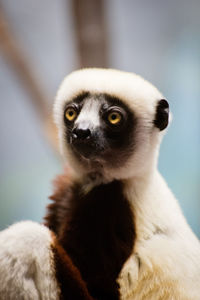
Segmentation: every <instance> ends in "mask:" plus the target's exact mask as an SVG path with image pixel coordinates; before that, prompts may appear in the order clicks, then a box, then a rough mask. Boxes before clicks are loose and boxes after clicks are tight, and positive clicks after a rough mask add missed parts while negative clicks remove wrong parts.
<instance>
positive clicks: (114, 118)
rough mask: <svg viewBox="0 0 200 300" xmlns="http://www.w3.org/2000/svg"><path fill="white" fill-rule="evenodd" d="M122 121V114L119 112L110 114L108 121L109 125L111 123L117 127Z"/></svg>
mask: <svg viewBox="0 0 200 300" xmlns="http://www.w3.org/2000/svg"><path fill="white" fill-rule="evenodd" d="M121 119H122V116H121V114H120V113H119V112H117V111H113V112H111V113H109V115H108V121H109V123H111V124H112V125H117V124H119V123H120V121H121Z"/></svg>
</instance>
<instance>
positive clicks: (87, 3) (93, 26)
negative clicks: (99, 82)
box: [71, 0, 108, 67]
mask: <svg viewBox="0 0 200 300" xmlns="http://www.w3.org/2000/svg"><path fill="white" fill-rule="evenodd" d="M71 3H72V9H73V14H74V25H75V32H76V41H77V46H78V54H79V62H80V63H79V65H80V67H108V43H107V30H106V23H105V15H104V12H105V9H104V1H103V0H84V1H83V0H72V2H71Z"/></svg>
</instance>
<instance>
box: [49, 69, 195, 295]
mask: <svg viewBox="0 0 200 300" xmlns="http://www.w3.org/2000/svg"><path fill="white" fill-rule="evenodd" d="M84 91H89V92H91V93H108V94H110V95H113V96H116V97H118V98H120V99H121V100H122V101H124V103H126V104H127V105H128V106H129V107H130V109H131V110H133V111H134V114H135V115H136V117H137V119H138V123H137V127H136V147H135V148H134V153H133V154H132V155H131V156H130V158H129V160H128V161H127V163H126V164H125V165H123V166H121V168H117V169H115V167H114V166H113V168H108V167H106V166H104V169H103V176H104V179H105V181H111V180H113V179H121V180H123V181H124V185H125V190H124V193H125V194H126V196H127V198H128V200H129V201H130V203H131V205H132V209H133V212H134V215H135V224H136V236H137V237H136V242H135V245H134V250H133V253H132V255H131V257H130V258H129V260H128V261H127V262H126V263H125V265H124V267H123V269H122V271H121V274H120V276H119V279H118V282H119V284H120V291H121V299H122V300H161V299H162V300H199V299H200V243H199V241H198V240H197V238H196V237H195V235H194V234H193V233H192V231H191V229H190V228H189V226H188V224H187V223H186V221H185V218H184V217H183V215H182V212H181V210H180V208H179V205H178V203H177V200H176V199H175V197H174V196H173V194H172V193H171V191H170V190H169V188H168V187H167V185H166V183H165V181H164V180H163V178H162V177H161V175H160V174H159V172H158V170H157V159H158V152H159V146H160V142H161V139H162V136H163V131H162V132H160V131H159V130H158V129H157V128H156V127H155V126H154V125H153V120H154V118H155V109H156V105H157V102H158V101H159V100H160V99H162V98H163V96H162V94H161V93H160V92H159V91H158V90H157V89H156V88H155V87H154V86H152V85H151V84H150V83H148V82H147V81H145V80H144V79H142V78H141V77H139V76H137V75H135V74H130V73H126V72H120V71H116V70H105V69H85V70H80V71H76V72H74V73H72V74H71V75H69V76H68V77H66V78H65V79H64V81H63V83H62V85H61V87H60V89H59V91H58V94H57V98H56V102H55V106H54V117H55V121H56V124H57V126H58V128H59V136H60V143H61V149H62V152H63V155H64V156H65V157H66V158H67V159H68V162H69V164H70V166H71V168H72V170H73V171H74V175H75V176H77V177H84V176H85V174H86V173H87V172H88V170H87V169H84V168H82V167H81V166H80V165H79V163H78V162H77V161H76V159H75V158H74V156H73V153H71V151H70V149H69V148H68V147H67V145H66V142H65V139H64V122H63V112H64V107H65V105H66V103H67V102H69V101H71V100H72V99H73V98H74V97H75V96H76V95H78V94H80V93H81V92H84Z"/></svg>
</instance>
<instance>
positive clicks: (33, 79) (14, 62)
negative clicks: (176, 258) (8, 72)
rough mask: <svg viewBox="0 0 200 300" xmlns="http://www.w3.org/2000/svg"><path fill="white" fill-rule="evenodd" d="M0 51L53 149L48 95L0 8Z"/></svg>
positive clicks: (53, 131) (54, 134) (53, 142)
mask: <svg viewBox="0 0 200 300" xmlns="http://www.w3.org/2000/svg"><path fill="white" fill-rule="evenodd" d="M0 50H1V51H2V52H3V54H4V56H5V58H6V60H7V61H8V62H9V64H10V65H11V67H12V68H13V69H14V70H15V72H16V74H17V76H18V77H19V78H20V79H21V81H22V83H23V85H24V87H25V88H26V89H27V91H28V92H29V94H30V96H31V97H30V98H31V99H32V102H33V104H34V106H35V108H36V110H37V112H38V114H39V116H40V118H41V120H42V122H44V125H45V131H46V133H47V136H48V139H49V140H50V142H51V143H52V144H53V146H54V147H55V146H56V145H57V142H56V129H55V126H54V124H53V122H52V119H51V116H49V112H48V105H47V99H48V95H47V93H45V92H44V88H43V87H42V86H41V83H40V82H39V79H38V78H37V76H36V75H35V74H34V71H33V69H32V67H31V64H29V62H28V59H26V58H25V57H26V55H25V54H24V52H23V50H22V48H21V47H20V46H19V42H18V41H17V39H16V37H15V36H14V35H13V33H12V31H11V30H10V28H9V26H8V23H7V18H6V16H5V13H4V12H3V10H2V7H1V6H0Z"/></svg>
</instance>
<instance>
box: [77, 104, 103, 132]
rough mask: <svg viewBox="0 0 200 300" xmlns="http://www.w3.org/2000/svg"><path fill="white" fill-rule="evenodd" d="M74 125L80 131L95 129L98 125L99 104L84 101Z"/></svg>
mask: <svg viewBox="0 0 200 300" xmlns="http://www.w3.org/2000/svg"><path fill="white" fill-rule="evenodd" d="M75 125H76V126H77V127H78V128H81V129H87V128H89V129H91V128H96V127H98V126H99V125H100V119H99V102H98V101H92V100H91V99H88V100H86V101H85V103H84V105H83V108H82V109H81V112H80V114H79V115H78V118H77V119H76V121H75Z"/></svg>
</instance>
